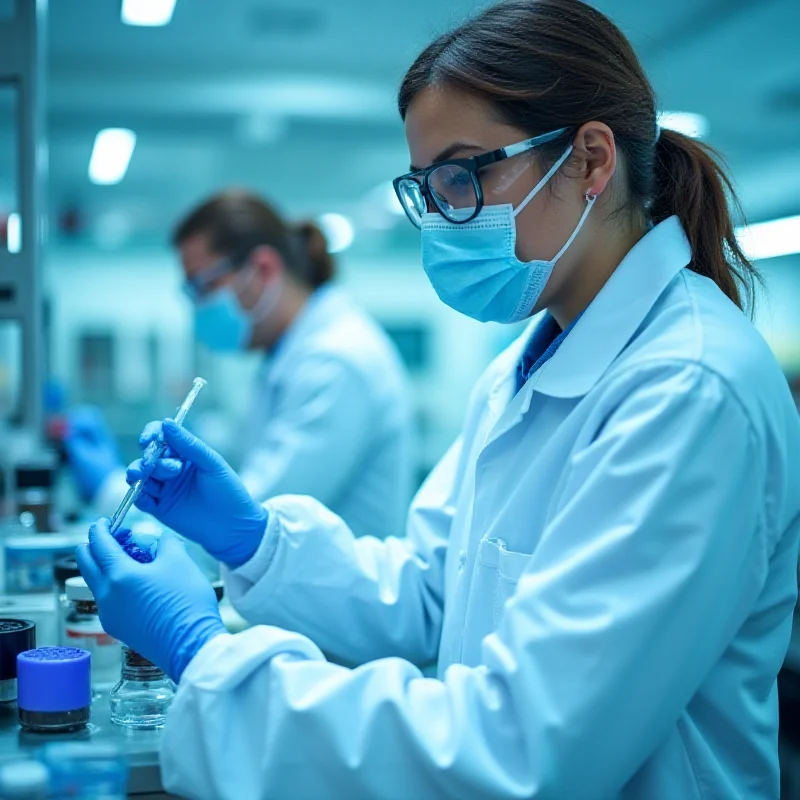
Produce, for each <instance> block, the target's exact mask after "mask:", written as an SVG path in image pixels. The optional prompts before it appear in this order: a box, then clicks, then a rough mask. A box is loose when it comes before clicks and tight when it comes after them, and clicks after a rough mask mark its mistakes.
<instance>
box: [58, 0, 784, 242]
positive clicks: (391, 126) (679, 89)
mask: <svg viewBox="0 0 800 800" xmlns="http://www.w3.org/2000/svg"><path fill="white" fill-rule="evenodd" d="M596 4H597V5H598V6H599V7H600V8H601V9H602V10H603V11H605V12H607V13H608V14H610V15H611V16H612V18H614V19H615V20H616V21H617V22H618V23H620V24H621V26H622V27H623V29H624V30H625V31H626V32H627V33H628V35H629V36H630V37H631V39H632V40H633V42H634V44H635V46H636V47H637V49H638V51H639V52H640V54H641V56H642V57H643V60H644V62H645V66H646V68H647V69H648V71H649V74H650V75H651V78H652V80H653V82H654V84H655V86H656V89H657V91H658V93H659V95H660V98H661V106H662V108H668V109H671V110H687V111H695V112H700V113H702V114H705V115H706V116H707V117H708V118H709V120H710V126H711V133H710V137H709V140H710V142H711V143H712V144H714V145H716V146H718V147H719V148H720V149H721V150H722V152H723V153H724V154H725V155H726V156H727V157H728V158H729V160H730V162H731V164H732V166H733V168H734V170H735V173H736V177H737V182H738V184H739V186H740V188H741V191H742V194H743V196H744V200H745V204H746V207H747V211H748V214H749V216H750V217H752V218H754V219H758V218H764V217H768V216H772V215H777V214H783V213H790V212H794V213H796V212H797V211H799V210H800V180H799V178H800V155H798V152H797V147H796V141H797V130H798V126H800V46H798V31H800V2H798V0H673V1H672V2H667V3H664V2H653V1H652V0H650V1H649V2H647V1H646V0H598V2H597V3H596ZM479 5H483V4H482V3H477V2H475V1H474V0H447V1H446V0H335V2H331V0H269V1H268V2H259V0H225V2H220V0H177V6H176V10H175V15H174V17H173V20H172V22H171V23H170V24H169V25H168V26H166V27H163V28H133V27H129V26H125V25H123V24H122V23H121V22H120V19H119V2H110V0H51V2H50V20H49V86H48V122H49V128H50V190H49V191H50V200H51V207H52V208H53V210H54V211H58V210H62V209H64V208H65V207H67V206H70V205H72V204H74V205H76V206H77V207H80V208H81V209H83V212H84V214H85V217H86V219H87V220H90V221H91V220H96V219H97V218H98V217H100V216H102V215H106V218H107V217H108V214H109V212H110V213H111V214H112V215H116V217H117V219H118V220H119V219H127V220H128V223H126V224H128V225H129V226H131V228H132V231H133V233H134V234H135V235H137V236H138V237H139V238H142V237H144V238H152V239H158V240H164V239H165V238H166V236H167V235H168V231H169V227H170V225H171V223H172V222H173V221H174V220H175V219H176V217H178V216H179V215H180V214H181V213H182V212H183V211H184V210H185V209H186V208H187V207H188V206H190V205H192V204H193V203H195V202H196V201H197V200H199V199H200V198H201V197H202V196H204V195H206V194H208V193H210V192H212V191H215V190H216V189H218V188H219V187H221V186H223V185H225V184H230V183H234V184H238V185H247V186H251V187H253V188H256V189H258V190H260V191H262V192H264V193H266V194H268V195H270V196H272V197H274V198H277V199H278V200H279V201H280V203H281V204H282V206H283V207H284V208H286V209H287V210H288V211H290V212H291V213H294V214H318V213H323V212H325V211H343V212H346V213H351V214H354V215H355V216H358V213H359V209H361V210H363V207H364V202H365V198H366V197H367V196H368V194H369V192H370V190H372V189H374V188H375V187H376V186H378V185H380V184H381V183H382V182H384V181H387V180H389V179H390V178H392V177H394V175H396V174H398V173H399V172H401V171H403V170H404V169H405V167H406V164H407V160H408V159H407V153H406V150H405V144H404V139H403V132H402V127H401V125H400V121H399V119H398V117H397V113H396V110H395V107H394V94H395V92H396V89H397V85H398V83H399V81H400V79H401V77H402V75H403V72H404V70H405V68H406V67H407V66H408V65H409V64H410V62H411V60H412V59H413V58H414V56H415V55H416V53H417V52H418V51H419V50H420V49H421V48H422V47H423V46H424V45H425V43H426V42H428V41H429V40H430V39H431V38H432V37H433V36H434V35H436V34H437V33H439V32H441V31H443V30H445V29H446V28H447V27H449V26H451V25H453V24H455V23H457V22H458V21H459V20H460V19H462V17H463V15H464V14H465V13H468V12H470V11H472V10H474V9H475V8H477V7H478V6H479ZM109 126H124V127H130V128H133V129H134V130H135V131H136V133H137V135H138V142H137V146H136V150H135V152H134V155H133V159H132V161H131V165H130V169H129V172H128V175H127V176H126V178H125V179H124V181H123V182H122V183H121V184H119V185H118V186H112V187H97V186H92V185H91V184H90V183H89V181H88V177H87V165H88V161H89V154H90V152H91V147H92V142H93V138H94V134H95V133H96V131H97V130H98V129H100V128H102V127H109ZM404 230H405V228H404ZM398 235H400V234H398ZM402 235H405V234H402Z"/></svg>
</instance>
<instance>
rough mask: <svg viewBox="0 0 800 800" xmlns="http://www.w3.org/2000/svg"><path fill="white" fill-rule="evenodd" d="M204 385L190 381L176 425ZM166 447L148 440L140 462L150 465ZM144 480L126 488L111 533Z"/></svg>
mask: <svg viewBox="0 0 800 800" xmlns="http://www.w3.org/2000/svg"><path fill="white" fill-rule="evenodd" d="M205 385H206V382H205V380H203V378H195V379H194V381H192V388H191V389H190V390H189V394H187V395H186V399H185V400H184V401H183V403H181V406H180V408H179V409H178V412H177V414H176V415H175V422H176V423H177V424H178V425H182V424H183V421H184V419H186V415H187V414H188V413H189V409H191V407H192V406H193V405H194V401H195V400H196V399H197V395H198V394H200V390H201V389H202V388H203V387H204V386H205ZM166 449H167V445H166V444H165V442H164V441H163V440H161V441H153V442H150V444H149V445H148V447H147V449H146V450H145V451H144V455H143V456H142V462H143V463H144V464H146V465H152V464H153V463H155V462H156V461H158V459H160V458H161V456H163V455H164V451H165V450H166ZM146 480H147V479H146V478H140V479H139V480H138V481H136V483H135V484H134V485H133V486H131V488H130V489H128V491H127V493H126V495H125V497H124V498H123V500H122V502H121V503H120V505H119V508H118V509H117V510H116V512H115V513H114V516H113V517H112V518H111V525H110V530H111V533H112V534H113V533H116V532H117V530H119V526H120V525H121V524H122V523H123V521H124V520H125V517H126V515H127V514H128V511H130V509H131V506H133V504H134V503H135V502H136V500H137V498H138V497H139V495H140V494H141V493H142V489H143V488H144V484H145V481H146Z"/></svg>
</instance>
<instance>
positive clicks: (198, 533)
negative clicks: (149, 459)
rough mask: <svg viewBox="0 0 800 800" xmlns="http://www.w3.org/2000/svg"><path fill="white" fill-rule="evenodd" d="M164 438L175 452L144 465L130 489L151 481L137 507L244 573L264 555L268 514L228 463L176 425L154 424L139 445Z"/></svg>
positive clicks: (131, 474)
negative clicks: (261, 546)
mask: <svg viewBox="0 0 800 800" xmlns="http://www.w3.org/2000/svg"><path fill="white" fill-rule="evenodd" d="M161 436H163V439H164V441H165V442H166V443H167V445H168V446H169V449H168V450H167V452H166V453H165V457H164V458H162V459H161V460H160V461H157V462H156V463H155V464H154V465H150V466H147V465H143V464H142V460H141V459H139V460H138V461H135V462H134V463H133V464H131V465H130V467H128V483H130V484H133V483H135V482H136V481H137V480H139V479H140V478H141V477H142V476H143V475H144V476H149V477H148V481H147V483H146V484H145V486H144V489H143V491H142V493H141V495H139V499H138V501H137V502H136V505H137V507H138V508H139V509H141V510H142V511H144V512H146V513H147V514H152V515H153V516H154V517H155V518H156V519H157V520H159V521H160V522H162V523H164V525H166V526H167V527H168V528H172V529H173V530H175V531H177V532H178V533H180V534H181V535H182V536H185V537H186V538H187V539H191V540H192V541H193V542H197V543H198V544H199V545H202V546H203V547H204V548H205V549H206V550H207V551H208V552H209V553H210V554H211V555H212V556H214V558H217V559H219V560H220V561H222V562H224V563H225V564H227V565H228V566H230V567H240V566H241V565H242V564H244V563H245V562H246V561H249V560H250V559H251V558H252V557H253V556H254V555H255V552H256V550H258V546H259V544H261V539H262V538H263V536H264V531H265V530H266V528H267V512H266V509H264V508H263V507H262V506H260V505H259V504H258V503H256V501H255V500H253V498H252V497H250V495H249V493H248V491H247V489H245V487H244V484H243V483H242V482H241V480H240V479H239V476H238V475H237V474H236V473H235V472H234V471H233V470H232V469H231V468H230V467H229V466H228V464H227V462H226V461H225V459H223V458H222V456H220V455H219V454H217V453H215V452H214V451H213V450H212V449H211V448H210V447H209V446H208V445H207V444H205V443H204V442H202V441H200V439H198V438H197V437H196V436H194V435H193V434H191V433H189V431H187V430H186V429H185V428H182V427H180V426H179V425H177V424H176V423H175V421H174V420H171V419H167V420H164V422H163V423H161V422H151V423H150V424H149V425H148V426H147V427H146V428H145V429H144V432H143V433H142V435H141V437H140V439H139V444H140V445H141V447H142V448H143V449H144V448H146V447H147V445H148V444H150V442H151V441H152V440H153V439H157V438H159V437H161Z"/></svg>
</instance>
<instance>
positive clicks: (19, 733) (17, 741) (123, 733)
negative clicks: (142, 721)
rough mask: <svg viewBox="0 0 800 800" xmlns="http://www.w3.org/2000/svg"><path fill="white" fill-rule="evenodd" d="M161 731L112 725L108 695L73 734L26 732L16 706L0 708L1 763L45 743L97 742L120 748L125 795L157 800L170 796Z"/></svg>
mask: <svg viewBox="0 0 800 800" xmlns="http://www.w3.org/2000/svg"><path fill="white" fill-rule="evenodd" d="M162 735H163V731H162V730H151V731H137V730H129V729H128V728H122V727H120V726H119V725H113V724H112V723H111V718H110V709H109V704H108V693H105V694H103V695H100V696H99V697H96V698H95V700H94V701H93V702H92V718H91V721H90V722H89V725H88V726H87V727H86V728H85V729H84V730H82V731H76V732H75V733H61V734H41V733H28V732H27V731H23V730H22V728H20V726H19V720H18V718H17V706H16V705H15V704H10V705H7V706H1V705H0V764H2V763H4V762H15V761H19V760H20V759H23V758H34V757H35V756H36V753H37V750H38V749H39V748H40V747H41V746H42V745H43V744H45V743H47V742H68V741H78V742H99V743H102V744H113V745H115V746H116V747H118V748H119V750H120V752H121V753H122V754H123V755H124V756H125V759H126V760H127V763H128V795H129V796H133V797H136V798H137V799H138V800H160V799H161V798H167V797H172V795H167V794H164V790H163V787H162V785H161V769H160V767H159V763H158V753H159V748H160V747H161V737H162Z"/></svg>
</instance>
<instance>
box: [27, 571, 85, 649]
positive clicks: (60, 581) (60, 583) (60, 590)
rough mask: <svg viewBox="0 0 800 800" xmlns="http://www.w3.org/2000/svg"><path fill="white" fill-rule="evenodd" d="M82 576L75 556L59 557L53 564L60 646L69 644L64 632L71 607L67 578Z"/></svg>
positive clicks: (57, 629)
mask: <svg viewBox="0 0 800 800" xmlns="http://www.w3.org/2000/svg"><path fill="white" fill-rule="evenodd" d="M80 577H81V571H80V570H79V569H78V562H77V560H76V559H75V557H74V556H68V557H67V558H59V559H58V560H57V561H56V562H55V563H54V564H53V582H54V583H53V592H54V594H55V601H56V617H57V623H56V624H57V627H56V635H57V636H58V645H59V647H68V646H69V643H68V642H67V641H66V639H65V633H64V620H65V619H66V618H67V613H68V612H69V608H70V601H69V600H68V599H67V579H68V578H80ZM28 649H31V648H28Z"/></svg>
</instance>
